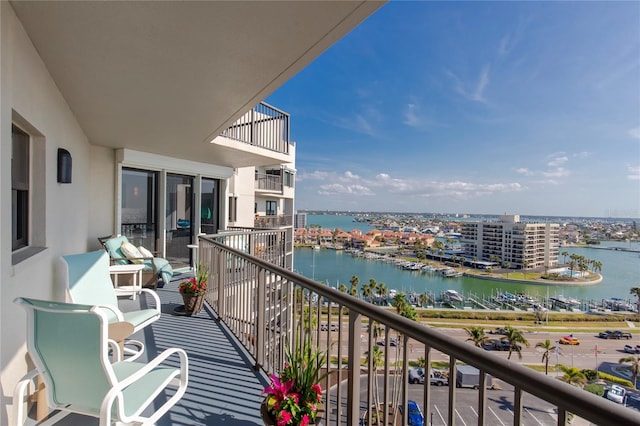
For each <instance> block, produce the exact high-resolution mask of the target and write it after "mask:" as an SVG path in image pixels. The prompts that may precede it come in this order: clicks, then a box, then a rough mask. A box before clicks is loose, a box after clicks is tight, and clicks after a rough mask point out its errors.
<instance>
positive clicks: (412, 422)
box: [407, 399, 424, 426]
mask: <svg viewBox="0 0 640 426" xmlns="http://www.w3.org/2000/svg"><path fill="white" fill-rule="evenodd" d="M407 425H408V426H424V416H423V415H422V411H421V410H420V406H419V405H418V403H417V402H415V401H413V400H411V399H410V400H409V401H407Z"/></svg>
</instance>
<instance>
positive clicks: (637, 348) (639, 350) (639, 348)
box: [634, 345, 640, 354]
mask: <svg viewBox="0 0 640 426" xmlns="http://www.w3.org/2000/svg"><path fill="white" fill-rule="evenodd" d="M634 349H635V350H636V353H639V354H640V345H636V347H635V348H634Z"/></svg>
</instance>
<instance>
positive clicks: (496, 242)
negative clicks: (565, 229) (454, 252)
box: [460, 215, 560, 269]
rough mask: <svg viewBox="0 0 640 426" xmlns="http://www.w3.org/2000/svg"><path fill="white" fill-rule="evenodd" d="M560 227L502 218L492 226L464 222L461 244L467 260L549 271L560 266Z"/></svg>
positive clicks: (517, 217)
mask: <svg viewBox="0 0 640 426" xmlns="http://www.w3.org/2000/svg"><path fill="white" fill-rule="evenodd" d="M559 231H560V225H559V224H556V223H527V222H521V221H520V216H519V215H501V216H500V218H499V220H497V221H490V222H462V223H461V238H460V243H461V245H462V249H463V250H464V253H465V256H466V257H469V258H477V259H478V260H481V261H491V262H496V263H497V264H499V265H500V266H505V265H506V264H507V263H508V265H509V267H510V268H512V269H535V268H542V267H545V268H549V267H553V266H555V265H556V264H557V263H558V247H559Z"/></svg>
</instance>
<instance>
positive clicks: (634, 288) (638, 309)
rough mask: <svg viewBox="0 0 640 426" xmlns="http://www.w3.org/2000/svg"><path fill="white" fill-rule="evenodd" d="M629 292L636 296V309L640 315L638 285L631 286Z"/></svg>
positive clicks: (639, 290) (639, 288)
mask: <svg viewBox="0 0 640 426" xmlns="http://www.w3.org/2000/svg"><path fill="white" fill-rule="evenodd" d="M629 293H631V294H633V295H635V296H636V308H637V309H636V310H637V311H638V315H639V316H640V287H631V291H630V292H629Z"/></svg>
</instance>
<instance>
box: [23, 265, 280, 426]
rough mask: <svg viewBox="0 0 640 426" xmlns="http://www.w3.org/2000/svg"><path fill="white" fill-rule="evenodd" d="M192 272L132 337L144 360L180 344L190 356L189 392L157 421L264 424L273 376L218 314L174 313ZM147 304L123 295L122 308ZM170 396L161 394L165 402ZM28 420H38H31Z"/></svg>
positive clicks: (71, 425)
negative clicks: (149, 322) (262, 411)
mask: <svg viewBox="0 0 640 426" xmlns="http://www.w3.org/2000/svg"><path fill="white" fill-rule="evenodd" d="M189 276H192V274H182V275H179V274H175V275H174V279H173V281H172V282H171V283H169V284H167V285H166V286H164V287H163V288H159V289H158V290H157V293H158V296H160V300H161V302H162V316H161V318H160V320H158V321H156V322H155V323H153V324H152V325H150V326H149V327H146V328H145V329H144V330H141V331H140V332H138V333H136V334H134V335H133V336H132V338H134V339H136V340H140V341H143V342H144V344H145V354H144V355H143V356H142V357H141V358H139V360H140V361H145V360H149V359H150V358H153V357H155V355H157V354H159V353H160V352H162V351H163V350H165V349H167V348H171V347H180V348H182V349H184V350H185V351H186V352H187V355H188V357H189V385H188V388H187V392H186V394H185V395H184V396H183V397H182V399H181V400H180V402H178V403H177V404H176V405H175V406H174V407H173V408H172V409H171V410H170V411H169V412H168V413H167V414H165V415H164V416H163V417H162V418H161V419H160V420H159V421H158V422H157V423H156V424H157V425H158V426H169V425H185V426H186V425H189V426H191V425H194V426H195V425H229V426H240V425H249V426H250V425H262V424H263V422H262V420H261V419H260V402H261V401H262V399H263V396H262V395H261V393H262V390H263V389H264V387H265V386H266V385H267V384H268V378H267V377H266V375H265V374H264V373H263V372H262V371H254V370H253V363H252V362H251V358H250V357H249V356H248V355H247V354H246V352H245V351H244V349H243V347H242V345H241V344H240V343H239V342H238V341H237V340H236V339H235V338H234V337H233V336H232V335H231V334H230V333H229V332H228V331H227V330H226V328H225V327H224V324H222V323H219V322H217V321H216V320H215V318H216V317H215V314H214V313H213V312H212V311H211V310H210V309H208V307H205V309H203V310H202V312H200V313H199V314H197V315H194V316H179V315H174V314H173V310H174V309H175V308H177V307H179V306H181V305H182V297H181V296H180V294H179V293H178V290H177V289H178V284H179V283H180V281H182V280H183V279H184V278H185V277H189ZM141 303H142V304H143V305H144V303H145V301H144V298H142V300H141V299H137V300H136V301H135V302H134V301H132V300H129V299H127V298H120V308H121V309H122V310H125V311H126V310H131V309H136V306H138V307H139V306H140V304H141ZM164 400H166V397H165V396H160V397H159V398H158V400H157V402H158V403H159V404H161V403H162V402H163V401H164ZM26 424H28V425H29V424H30V425H34V424H36V422H35V420H32V419H29V420H28V421H27V423H26ZM55 424H56V425H60V426H62V425H65V426H89V425H97V424H98V419H95V418H91V417H86V416H81V415H76V414H71V415H69V416H67V417H64V418H63V419H61V420H60V421H58V422H57V423H55Z"/></svg>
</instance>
